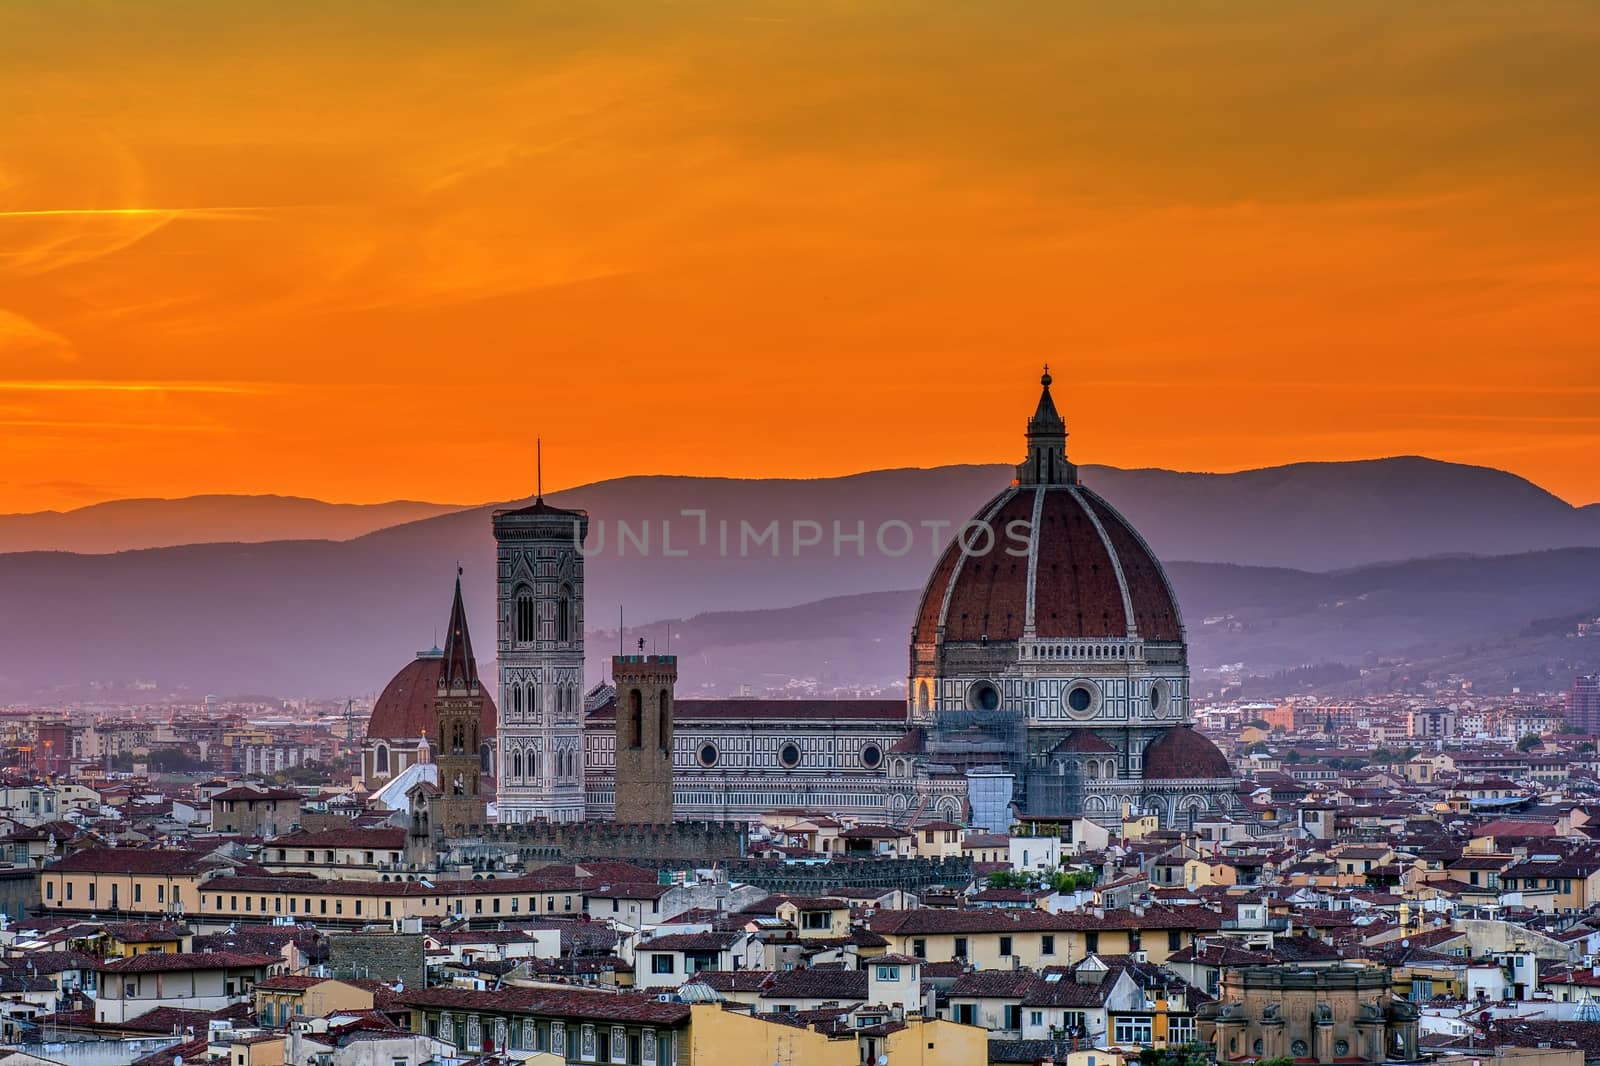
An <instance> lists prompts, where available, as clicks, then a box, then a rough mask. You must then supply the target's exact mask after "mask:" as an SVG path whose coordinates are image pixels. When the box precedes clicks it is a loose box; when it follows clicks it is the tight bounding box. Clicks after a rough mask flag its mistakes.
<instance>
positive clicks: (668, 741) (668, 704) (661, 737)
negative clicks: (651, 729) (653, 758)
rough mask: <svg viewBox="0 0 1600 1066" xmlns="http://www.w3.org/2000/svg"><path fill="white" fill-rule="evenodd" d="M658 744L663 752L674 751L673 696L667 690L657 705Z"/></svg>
mask: <svg viewBox="0 0 1600 1066" xmlns="http://www.w3.org/2000/svg"><path fill="white" fill-rule="evenodd" d="M656 743H657V744H658V745H659V746H660V748H661V750H662V751H671V750H672V695H671V693H669V692H668V691H667V690H666V689H662V690H661V695H660V702H659V703H657V704H656Z"/></svg>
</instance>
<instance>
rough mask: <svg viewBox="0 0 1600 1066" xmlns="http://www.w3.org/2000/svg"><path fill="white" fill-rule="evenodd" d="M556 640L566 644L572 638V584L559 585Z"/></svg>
mask: <svg viewBox="0 0 1600 1066" xmlns="http://www.w3.org/2000/svg"><path fill="white" fill-rule="evenodd" d="M556 640H557V642H559V643H561V644H566V643H568V642H570V641H571V640H572V586H571V585H562V586H561V597H560V599H558V600H557V601H556Z"/></svg>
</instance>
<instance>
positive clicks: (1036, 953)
mask: <svg viewBox="0 0 1600 1066" xmlns="http://www.w3.org/2000/svg"><path fill="white" fill-rule="evenodd" d="M1221 926H1222V920H1221V918H1220V916H1218V915H1217V914H1216V913H1215V912H1213V911H1211V910H1208V909H1206V908H1204V907H1151V908H1148V909H1141V910H1138V911H1136V910H1131V909H1129V910H1114V911H1109V910H1108V911H1100V912H1098V913H1097V912H1071V913H1061V914H1050V913H1048V912H1046V911H1043V910H1039V909H1036V908H1032V907H1028V908H1018V909H1015V910H1009V909H1008V910H1001V909H997V908H996V909H980V910H967V911H951V910H943V909H934V908H920V909H916V910H901V911H890V910H881V911H878V912H877V913H876V914H874V915H873V916H872V917H871V919H870V920H869V928H870V929H871V930H872V931H873V932H875V933H877V934H879V935H880V936H882V937H883V938H884V939H885V940H887V941H888V942H889V945H888V950H889V951H890V952H893V953H895V954H900V955H910V956H912V957H913V958H918V959H925V960H926V961H928V962H952V961H955V960H965V961H966V962H968V963H970V964H972V965H973V966H975V967H977V968H979V969H982V970H992V969H996V968H1003V969H1011V968H1013V967H1026V968H1029V969H1040V968H1043V967H1046V966H1062V965H1066V964H1068V963H1073V962H1077V961H1080V960H1081V959H1083V958H1084V957H1085V956H1086V955H1089V954H1099V955H1125V954H1130V953H1132V952H1135V951H1143V952H1145V954H1146V958H1148V959H1149V961H1150V962H1153V963H1158V964H1159V963H1162V962H1165V961H1166V960H1167V958H1168V957H1169V956H1170V955H1171V954H1172V953H1173V952H1176V951H1181V950H1182V949H1184V948H1186V947H1189V946H1191V945H1193V944H1194V942H1195V940H1196V938H1197V937H1198V936H1199V934H1201V933H1208V932H1209V933H1214V932H1216V931H1217V930H1219V929H1220V928H1221Z"/></svg>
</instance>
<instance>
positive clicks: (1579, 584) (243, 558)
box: [0, 457, 1600, 697]
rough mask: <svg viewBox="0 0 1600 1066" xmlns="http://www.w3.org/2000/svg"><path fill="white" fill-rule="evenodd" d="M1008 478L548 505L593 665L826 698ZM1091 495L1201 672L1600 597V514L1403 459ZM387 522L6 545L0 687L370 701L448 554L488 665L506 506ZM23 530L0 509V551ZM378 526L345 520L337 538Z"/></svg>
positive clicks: (1499, 480)
mask: <svg viewBox="0 0 1600 1066" xmlns="http://www.w3.org/2000/svg"><path fill="white" fill-rule="evenodd" d="M1010 476H1011V471H1010V468H1008V467H1000V466H954V467H941V468H936V469H932V470H887V471H875V472H871V473H866V474H859V475H854V476H850V477H843V478H827V479H816V480H800V481H794V480H778V479H762V480H733V479H721V478H690V477H633V478H622V479H617V480H613V481H606V482H599V483H596V484H592V485H587V486H583V487H581V488H577V489H572V490H569V491H566V492H562V493H553V494H552V495H551V497H550V502H552V503H554V504H557V505H561V506H568V507H583V508H586V509H587V510H588V511H589V513H590V516H591V530H590V535H589V541H588V546H589V549H590V552H591V556H590V558H589V560H588V577H589V588H588V600H587V609H588V612H589V616H588V619H587V628H588V629H589V630H590V632H591V636H592V638H593V639H592V644H593V649H594V655H595V656H596V657H597V658H598V657H599V656H603V655H605V654H609V652H610V651H611V649H613V648H614V647H616V646H617V643H618V641H617V621H616V620H617V618H618V614H619V608H620V610H621V613H622V617H623V621H624V625H625V627H626V629H627V636H626V637H625V638H624V639H626V640H627V641H632V640H634V639H636V638H637V637H638V636H639V635H641V632H640V631H641V627H642V626H643V625H644V624H645V623H648V622H652V621H658V620H662V619H685V620H689V621H687V622H684V623H679V625H678V627H677V628H675V631H674V634H673V638H672V640H673V647H674V649H675V650H680V651H683V652H684V654H685V655H689V654H691V650H692V653H693V654H695V655H698V656H700V658H701V662H702V668H703V674H702V675H701V676H698V677H697V676H695V674H694V671H693V670H691V669H686V670H685V679H684V683H685V686H686V689H687V690H695V691H702V690H707V691H730V690H736V689H737V688H738V687H739V686H742V685H750V686H752V687H756V688H759V689H762V690H767V689H775V688H781V687H782V682H783V681H784V680H785V679H788V678H792V677H797V676H804V677H819V678H820V677H823V676H825V675H826V676H833V675H832V674H830V673H829V671H830V670H833V667H831V666H829V665H828V664H833V663H838V664H841V665H839V666H838V669H837V670H836V671H834V672H835V673H836V674H837V678H838V683H839V684H842V685H849V686H855V687H870V686H871V685H875V684H879V683H892V682H893V681H894V680H895V679H896V678H899V677H901V676H902V675H903V673H904V656H905V639H906V634H907V632H908V627H909V624H910V611H911V607H910V605H909V604H910V600H909V597H911V596H912V595H913V593H912V592H909V591H908V590H914V589H917V588H920V586H921V584H922V582H923V580H924V579H925V578H926V575H927V573H928V571H929V570H930V569H931V567H932V562H933V558H934V555H935V553H936V552H937V550H938V549H939V548H940V547H942V544H943V542H944V541H945V540H946V539H947V538H948V537H949V535H950V529H951V528H952V525H953V524H956V523H959V522H961V521H962V520H964V519H965V518H967V517H968V516H970V515H971V514H972V513H974V512H975V511H976V510H977V509H978V507H979V506H981V504H982V502H983V501H984V500H985V499H987V498H989V497H990V496H991V495H992V494H993V493H995V492H996V491H998V490H999V489H1000V488H1002V487H1004V485H1005V484H1006V483H1007V482H1008V481H1009V478H1010ZM1083 480H1084V481H1085V482H1086V483H1087V484H1089V485H1090V486H1091V487H1093V488H1095V489H1096V490H1097V491H1099V492H1101V493H1102V494H1103V495H1105V496H1106V497H1107V498H1108V499H1109V500H1110V501H1111V502H1112V503H1113V504H1115V505H1116V506H1117V507H1118V508H1119V509H1121V510H1122V511H1123V513H1124V514H1126V515H1127V516H1128V517H1129V519H1130V520H1131V521H1132V522H1133V523H1134V524H1135V526H1136V527H1137V528H1138V529H1139V530H1140V531H1141V532H1142V533H1143V534H1144V536H1145V537H1146V539H1147V540H1149V542H1150V544H1151V546H1152V548H1153V549H1154V550H1155V551H1156V553H1157V554H1158V555H1159V556H1161V557H1162V558H1163V559H1165V560H1169V561H1173V560H1176V562H1169V567H1170V569H1171V571H1172V575H1173V580H1174V583H1175V585H1176V586H1177V588H1178V593H1179V598H1180V602H1181V605H1182V608H1183V610H1184V613H1185V616H1186V619H1187V621H1188V626H1189V632H1190V637H1191V640H1192V641H1193V643H1194V656H1193V658H1194V662H1195V665H1196V668H1197V671H1199V670H1201V669H1205V668H1208V667H1215V666H1217V665H1220V664H1224V663H1237V662H1243V663H1245V664H1246V667H1247V669H1250V670H1259V671H1271V670H1277V669H1283V668H1285V667H1290V666H1294V665H1298V664H1301V663H1316V662H1323V661H1345V662H1354V661H1362V660H1364V659H1367V658H1371V657H1373V656H1382V655H1384V654H1386V653H1391V652H1395V651H1398V650H1400V649H1414V650H1416V651H1418V652H1424V651H1425V652H1428V653H1430V654H1438V655H1449V654H1451V653H1452V649H1454V648H1456V647H1458V646H1459V645H1460V643H1461V642H1463V641H1473V640H1491V639H1500V638H1503V637H1506V636H1507V635H1509V634H1514V633H1515V632H1516V631H1517V630H1518V629H1519V628H1521V627H1525V626H1527V625H1529V624H1531V623H1532V622H1533V621H1535V620H1537V619H1539V618H1545V617H1550V616H1554V615H1560V614H1564V613H1570V612H1582V611H1586V610H1590V609H1593V608H1594V607H1595V606H1596V605H1597V604H1600V588H1596V587H1595V581H1596V580H1600V576H1597V575H1600V553H1597V552H1592V551H1591V552H1588V553H1586V552H1584V551H1571V550H1567V551H1561V550H1554V549H1575V548H1577V549H1581V548H1590V549H1593V548H1596V547H1597V546H1600V513H1597V511H1596V509H1595V508H1592V507H1591V508H1575V507H1572V506H1570V505H1569V504H1567V503H1565V502H1563V501H1561V500H1560V499H1558V498H1557V497H1555V496H1553V495H1551V494H1549V493H1547V492H1544V491H1543V490H1542V489H1539V488H1538V487H1537V486H1534V485H1532V484H1530V483H1529V482H1527V481H1524V480H1523V479H1521V478H1517V477H1515V476H1513V475H1510V474H1506V473H1503V472H1501V471H1496V470H1488V469H1484V468H1480V467H1468V466H1458V465H1454V464H1447V463H1441V462H1437V461H1434V460H1428V459H1420V458H1414V457H1403V458H1396V459H1387V460H1373V461H1369V462H1358V463H1306V464H1296V465H1294V466H1287V467H1275V468H1270V469H1265V470H1254V471H1246V472H1242V473H1237V474H1186V473H1175V472H1171V471H1162V470H1118V469H1115V468H1109V467H1087V468H1085V469H1084V471H1083ZM138 502H139V503H140V504H142V505H145V504H152V503H159V502H160V501H138ZM305 502H311V503H315V501H281V500H279V499H275V498H265V502H263V498H255V497H252V498H250V502H249V503H247V504H244V505H242V506H241V508H240V513H243V512H244V511H245V510H246V509H249V508H255V509H256V510H255V512H254V513H255V514H256V515H257V525H256V526H255V527H253V528H255V529H256V530H257V531H260V530H264V529H269V528H270V529H274V530H277V529H282V528H285V527H284V525H283V524H282V523H284V522H287V521H288V520H287V519H284V518H283V517H282V514H287V513H288V511H289V510H290V509H291V508H293V507H297V506H299V504H301V503H305ZM517 502H520V501H517ZM173 503H174V504H175V505H176V506H175V507H174V508H172V509H170V510H169V511H168V514H169V516H181V515H183V514H185V513H187V514H190V515H192V514H193V513H194V511H193V504H192V501H173ZM102 506H103V507H108V508H109V507H112V506H113V505H109V504H108V505H102ZM207 506H208V507H210V508H213V510H214V509H215V508H216V507H219V506H221V505H220V504H208V505H207ZM322 506H324V507H326V506H328V505H322ZM378 506H379V507H391V508H404V507H419V508H437V509H438V512H436V513H433V514H431V515H429V516H427V517H422V518H418V519H416V520H410V521H401V522H400V523H399V524H395V525H390V526H388V527H387V528H381V529H377V530H374V531H371V532H365V533H361V534H359V535H352V536H350V538H349V539H337V538H338V536H339V534H338V533H336V532H333V531H332V530H334V528H335V523H334V522H333V520H332V519H331V518H329V517H328V516H329V515H330V514H332V513H334V512H326V511H321V510H318V509H317V508H313V509H312V510H313V512H314V513H316V514H317V515H319V516H321V517H319V518H318V519H317V521H316V522H312V523H308V524H307V526H306V527H305V528H312V529H314V532H315V533H316V536H303V537H302V538H301V539H275V540H265V541H262V542H259V543H237V542H235V543H210V544H184V545H181V546H173V547H162V548H142V549H140V550H115V549H117V548H118V547H119V546H125V545H126V543H127V542H126V541H118V540H117V539H116V537H117V536H118V535H122V536H126V537H129V538H132V537H134V535H135V531H133V530H131V529H130V528H125V527H119V526H118V524H117V523H115V522H110V521H108V522H106V523H105V530H104V536H102V538H101V539H100V540H99V541H98V542H96V543H97V544H98V545H99V546H100V547H99V549H98V550H104V551H105V552H106V554H95V555H91V554H81V553H77V552H68V551H30V552H12V553H8V554H4V555H0V591H3V596H4V606H3V608H0V647H4V648H5V649H6V652H5V654H4V655H3V656H0V694H4V695H8V696H18V697H20V696H22V695H25V694H29V693H35V692H39V691H57V692H61V693H63V694H66V693H78V692H81V686H83V685H84V684H86V683H89V682H98V683H103V684H105V685H108V686H111V690H112V691H116V690H117V689H118V686H122V685H125V684H126V682H128V681H129V680H132V679H135V678H138V679H148V680H151V681H154V682H156V683H157V685H158V686H159V687H161V688H162V689H172V688H176V687H179V686H184V687H187V688H188V689H189V690H190V691H192V692H197V691H218V692H222V693H234V692H242V691H254V692H267V693H274V694H280V695H295V694H306V695H338V694H344V693H370V692H373V691H375V690H377V689H378V688H381V686H382V685H383V683H384V682H385V681H387V679H388V678H389V676H390V675H392V674H393V673H394V671H395V670H397V669H398V668H399V667H400V666H401V665H403V663H404V662H405V661H406V660H407V659H408V658H409V657H410V656H411V654H412V653H414V652H415V651H416V650H418V649H420V648H424V647H426V646H428V645H429V644H431V643H433V642H434V640H435V639H436V634H437V628H438V627H439V626H441V625H442V624H443V623H444V620H445V615H446V611H447V608H448V602H449V601H448V596H449V589H450V581H451V579H452V578H453V576H454V569H455V566H456V565H457V564H458V563H459V564H460V565H462V566H463V567H464V568H465V570H466V575H465V586H464V587H465V590H466V595H467V603H468V607H469V611H470V615H471V624H472V626H473V628H474V630H475V631H476V633H477V635H478V640H477V642H476V644H477V648H478V653H479V657H480V660H482V661H483V662H484V663H485V664H486V663H487V662H488V660H490V659H491V658H492V655H493V632H494V629H493V622H494V618H493V613H494V611H493V602H492V598H493V594H494V592H493V552H494V544H493V540H492V537H491V534H490V525H489V514H490V512H491V511H492V510H493V507H492V506H483V507H473V508H466V509H458V508H451V507H447V506H446V505H436V504H389V505H378ZM502 506H504V505H502ZM185 507H189V508H190V510H188V511H187V512H185V510H184V508H185ZM144 509H145V510H146V512H147V513H149V514H155V515H159V514H160V513H161V512H162V511H163V510H164V509H163V508H162V507H160V506H153V507H146V508H144ZM263 509H264V510H263ZM93 510H94V509H86V511H93ZM222 510H223V511H224V512H226V510H227V508H226V507H222ZM102 513H112V514H114V513H115V512H114V511H112V512H102ZM338 513H340V514H343V512H338ZM82 514H84V512H72V513H71V514H69V515H68V516H66V517H68V518H70V517H72V516H75V515H82ZM17 517H19V516H4V517H0V542H5V540H4V538H5V537H6V536H8V535H9V534H8V533H7V528H8V527H7V523H9V522H11V520H12V519H14V518H17ZM25 517H35V516H25ZM357 518H358V519H359V521H356V519H357ZM382 520H383V517H382V515H381V513H380V512H378V511H375V510H371V509H364V508H363V509H357V510H356V511H355V512H354V517H353V518H351V519H350V521H351V522H352V523H353V524H351V525H345V526H338V527H337V528H338V529H342V530H345V531H347V532H349V531H353V530H355V529H356V528H358V527H359V525H360V523H361V522H370V521H382ZM80 521H83V520H80ZM88 521H90V522H91V524H92V521H93V520H92V518H91V519H90V520H88ZM189 521H190V526H189V527H185V526H184V525H183V522H184V519H183V518H181V517H172V518H171V520H170V521H168V523H167V525H165V526H163V525H162V524H161V522H160V521H146V522H145V523H144V526H143V529H142V532H138V533H137V535H138V536H143V537H146V538H149V537H151V536H158V535H159V536H162V537H171V536H179V537H183V536H189V537H190V538H191V539H204V538H205V537H207V536H210V535H213V534H215V533H216V531H217V530H219V529H226V528H232V527H230V526H227V525H226V524H225V523H223V522H221V521H213V522H198V521H194V520H192V519H191V520H189ZM318 523H320V524H318ZM940 523H942V525H939V524H940ZM836 524H837V526H836ZM288 526H289V528H302V527H299V526H295V525H294V524H293V523H292V522H288ZM185 528H189V529H191V530H192V532H190V533H188V534H186V533H185V532H184V530H185ZM119 529H120V530H121V532H120V533H118V532H117V531H118V530H119ZM724 531H726V532H724ZM836 532H837V533H838V534H840V537H839V539H838V540H837V542H836V541H835V533H836ZM858 533H859V535H860V539H856V535H857V534H858ZM880 534H883V536H882V537H881V538H880ZM63 537H64V538H65V534H64V535H63ZM239 539H243V538H239ZM63 542H65V539H64V541H63ZM74 543H78V544H79V545H80V547H81V545H82V543H83V542H82V541H78V542H74ZM55 546H58V547H59V546H60V544H56V545H55ZM902 548H904V550H903V551H902V550H901V549H902ZM1430 556H1431V557H1436V558H1423V557H1430ZM1464 556H1473V557H1484V556H1487V557H1493V558H1464ZM862 594H881V595H877V596H873V595H867V596H863V595H862ZM839 597H848V599H844V600H841V599H838V598H839ZM895 597H899V599H898V600H897V599H896V598H895ZM830 601H831V602H830ZM716 612H734V615H730V616H728V617H730V618H731V619H732V621H731V622H729V623H728V624H729V625H731V627H732V630H733V635H734V637H737V638H738V639H733V638H731V637H727V638H722V639H720V640H711V639H710V638H706V640H705V642H704V643H703V645H702V646H700V647H699V648H696V646H695V645H694V644H693V643H692V642H693V641H696V640H700V639H701V638H699V637H698V636H696V635H695V631H696V630H697V629H700V628H703V629H705V630H706V631H708V632H710V631H712V630H715V629H718V628H719V627H723V623H721V622H718V621H716V619H718V618H721V617H723V616H721V615H719V614H717V613H716ZM702 616H703V617H702ZM1229 616H1231V617H1229ZM1213 617H1215V618H1217V619H1219V620H1218V621H1214V622H1212V623H1210V624H1207V623H1206V621H1205V620H1206V619H1207V618H1213ZM660 628H661V633H660V636H659V637H658V639H665V627H664V626H663V627H660ZM757 633H761V634H765V636H764V637H763V638H762V640H761V641H755V640H754V639H753V637H754V635H755V634H757ZM686 641H687V642H691V643H682V642H686ZM875 649H876V650H875ZM846 663H848V664H849V665H848V667H846V666H845V665H843V664H846ZM728 664H732V665H728ZM686 666H687V663H686ZM708 685H709V688H708V687H707V686H708Z"/></svg>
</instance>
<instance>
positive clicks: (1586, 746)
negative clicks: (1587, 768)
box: [1576, 740, 1594, 755]
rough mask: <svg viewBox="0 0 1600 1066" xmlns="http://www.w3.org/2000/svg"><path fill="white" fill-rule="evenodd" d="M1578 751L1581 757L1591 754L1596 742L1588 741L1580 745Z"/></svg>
mask: <svg viewBox="0 0 1600 1066" xmlns="http://www.w3.org/2000/svg"><path fill="white" fill-rule="evenodd" d="M1576 750H1577V754H1579V755H1587V754H1590V753H1592V752H1593V751H1594V741H1592V740H1586V741H1584V742H1583V743H1582V744H1579V745H1578V747H1577V749H1576Z"/></svg>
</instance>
